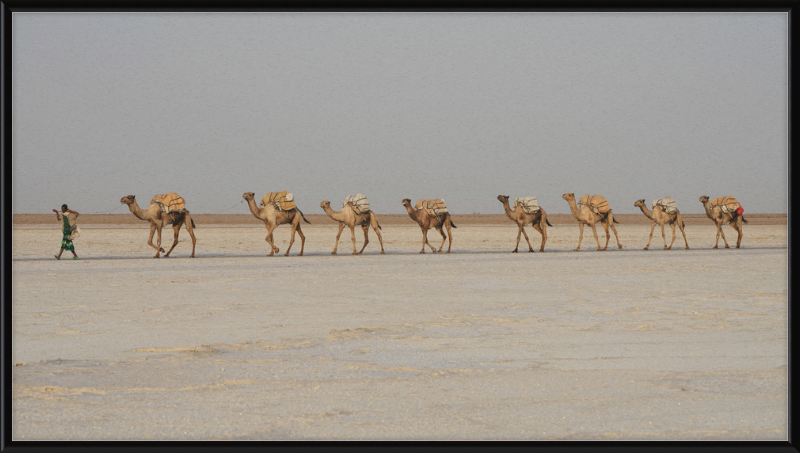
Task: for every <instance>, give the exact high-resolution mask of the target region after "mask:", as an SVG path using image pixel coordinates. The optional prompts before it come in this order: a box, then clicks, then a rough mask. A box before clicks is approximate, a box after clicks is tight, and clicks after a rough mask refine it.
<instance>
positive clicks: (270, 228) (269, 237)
mask: <svg viewBox="0 0 800 453" xmlns="http://www.w3.org/2000/svg"><path fill="white" fill-rule="evenodd" d="M277 227H278V225H269V224H267V237H266V238H265V240H266V241H267V244H269V246H270V249H269V255H267V256H273V255H275V252H280V250H279V249H278V247H275V243H274V242H272V241H273V239H272V232H273V231H274V230H275V228H277Z"/></svg>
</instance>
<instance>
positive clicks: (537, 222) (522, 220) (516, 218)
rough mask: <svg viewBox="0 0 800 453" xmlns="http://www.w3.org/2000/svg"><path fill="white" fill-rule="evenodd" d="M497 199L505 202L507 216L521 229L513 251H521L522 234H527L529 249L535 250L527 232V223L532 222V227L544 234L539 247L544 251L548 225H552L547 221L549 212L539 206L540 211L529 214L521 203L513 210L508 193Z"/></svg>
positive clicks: (504, 207)
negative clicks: (520, 239) (509, 203)
mask: <svg viewBox="0 0 800 453" xmlns="http://www.w3.org/2000/svg"><path fill="white" fill-rule="evenodd" d="M497 199H498V200H500V203H503V209H504V210H505V211H506V216H508V218H509V219H511V221H512V222H514V223H516V224H517V226H518V227H519V231H518V232H517V246H516V247H515V248H514V251H513V252H512V253H517V252H518V251H519V237H520V234H524V235H525V240H526V241H527V242H528V251H530V252H533V247H531V241H530V239H528V233H526V232H525V225H526V224H528V223H530V224H531V226H532V227H534V228H536V230H537V231H538V232H539V234H541V235H542V245H541V246H540V247H539V251H540V252H544V244H545V242H547V225H550V222H548V221H547V214H546V213H545V212H544V209H541V208H539V212H537V213H536V214H528V213H526V212H525V211H523V210H522V206H521V205H517V207H516V208H515V209H514V210H513V211H512V210H511V208H509V206H508V195H498V196H497ZM550 226H553V225H550Z"/></svg>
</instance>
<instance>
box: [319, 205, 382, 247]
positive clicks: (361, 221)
mask: <svg viewBox="0 0 800 453" xmlns="http://www.w3.org/2000/svg"><path fill="white" fill-rule="evenodd" d="M319 207H321V208H322V210H323V211H325V213H326V214H328V217H330V218H332V219H333V220H335V221H337V222H339V232H338V233H336V245H334V246H333V251H332V252H331V255H336V250H337V249H338V248H339V237H340V236H341V235H342V230H344V227H345V225H347V226H349V227H350V237H351V238H352V239H353V255H361V253H362V252H364V249H365V248H367V244H369V237H368V235H369V227H370V225H372V229H373V230H375V234H377V235H378V240H379V241H380V243H381V255H385V254H386V252H384V250H383V238H382V237H381V232H380V231H379V230H380V229H382V228H381V226H380V225H379V224H378V217H377V216H376V215H375V213H374V212H372V210H370V211H367V212H366V213H363V214H356V211H355V209H353V206H352V205H350V204H347V205H346V206H345V207H343V208H342V210H341V211H338V212H337V211H334V210H333V209H331V202H330V201H328V200H323V201H322V203H320V205H319ZM356 225H359V226H360V227H361V229H362V230H364V246H363V247H361V251H359V252H358V253H356V233H355V226H356Z"/></svg>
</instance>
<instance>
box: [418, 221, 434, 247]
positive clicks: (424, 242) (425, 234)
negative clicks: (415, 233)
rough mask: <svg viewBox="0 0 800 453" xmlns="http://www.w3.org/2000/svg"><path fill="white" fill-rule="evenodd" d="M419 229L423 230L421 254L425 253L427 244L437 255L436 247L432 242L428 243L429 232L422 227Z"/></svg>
mask: <svg viewBox="0 0 800 453" xmlns="http://www.w3.org/2000/svg"><path fill="white" fill-rule="evenodd" d="M419 228H420V229H421V230H422V251H420V252H419V253H425V244H428V247H430V248H431V250H433V251H434V253H435V252H436V247H434V246H432V245H431V244H430V242H428V230H427V229H425V228H424V227H423V226H422V225H420V226H419Z"/></svg>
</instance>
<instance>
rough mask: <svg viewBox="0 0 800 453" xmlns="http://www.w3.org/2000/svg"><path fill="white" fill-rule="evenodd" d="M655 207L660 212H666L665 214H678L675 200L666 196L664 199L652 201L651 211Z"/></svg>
mask: <svg viewBox="0 0 800 453" xmlns="http://www.w3.org/2000/svg"><path fill="white" fill-rule="evenodd" d="M656 206H659V207H660V208H661V210H662V211H664V212H666V213H667V214H675V213H676V212H678V204H677V203H675V200H673V199H672V198H670V197H669V196H666V197H664V198H659V199H658V200H653V204H652V205H651V209H655V207H656Z"/></svg>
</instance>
